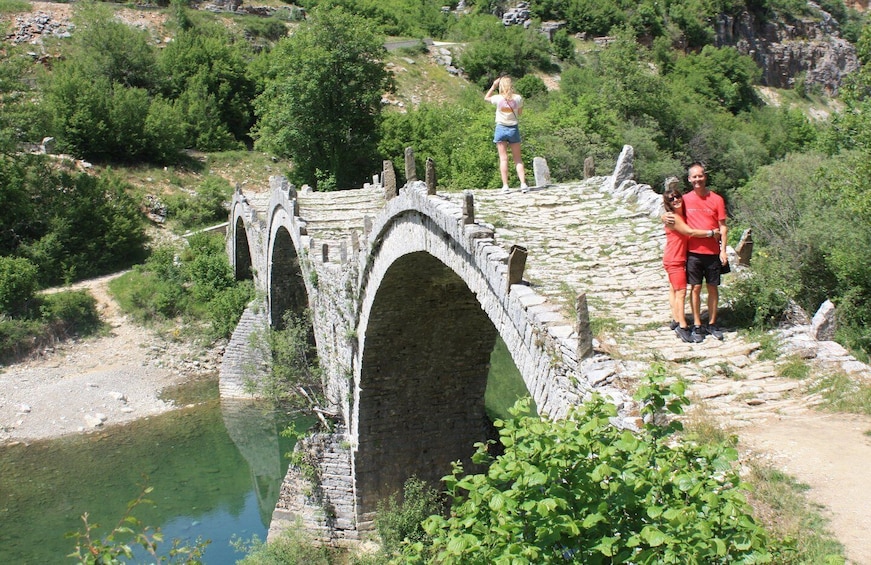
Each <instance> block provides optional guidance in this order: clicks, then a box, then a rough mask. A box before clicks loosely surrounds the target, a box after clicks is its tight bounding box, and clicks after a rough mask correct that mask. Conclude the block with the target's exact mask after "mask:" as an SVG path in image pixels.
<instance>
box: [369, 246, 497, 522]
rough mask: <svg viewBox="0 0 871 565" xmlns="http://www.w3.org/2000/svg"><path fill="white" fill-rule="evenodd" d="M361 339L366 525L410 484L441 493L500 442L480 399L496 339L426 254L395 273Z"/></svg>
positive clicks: (406, 259) (384, 283)
mask: <svg viewBox="0 0 871 565" xmlns="http://www.w3.org/2000/svg"><path fill="white" fill-rule="evenodd" d="M364 331H365V349H364V350H363V351H362V355H361V362H360V385H359V387H358V390H359V392H358V394H357V399H356V403H355V404H356V414H357V418H356V426H355V435H356V437H357V438H358V444H357V448H356V450H355V454H354V459H355V461H356V465H355V470H356V473H355V474H356V485H357V499H358V505H359V514H360V516H361V519H362V520H363V521H368V520H369V519H370V517H371V515H372V513H373V512H374V511H375V509H376V506H377V503H378V502H379V501H381V500H384V499H386V498H387V497H388V496H390V495H392V494H393V493H395V492H397V491H400V490H401V489H402V485H403V483H404V482H405V480H406V479H407V478H408V477H410V476H417V477H418V478H420V479H423V480H426V481H428V482H430V483H431V484H438V481H439V479H440V478H441V477H442V476H444V475H445V474H447V473H448V472H449V471H450V469H451V462H452V461H457V460H459V461H463V462H464V464H465V466H466V468H467V469H468V468H469V467H470V456H471V455H472V453H473V452H474V448H473V445H474V443H475V442H478V441H484V440H486V439H489V438H493V437H494V432H493V429H492V426H491V424H490V422H489V420H488V418H487V414H486V412H485V410H484V391H485V389H486V385H487V374H488V371H489V363H490V354H491V352H492V351H493V346H494V343H495V340H496V334H497V331H496V328H495V327H494V326H493V324H492V322H491V321H490V319H489V318H488V317H487V316H486V314H485V313H484V311H483V310H482V309H481V306H480V304H479V303H478V301H477V298H476V296H475V294H474V293H473V292H472V291H471V290H470V289H469V287H468V286H467V285H466V283H465V281H463V280H462V278H460V277H459V276H458V275H457V274H456V273H454V272H453V271H452V270H451V269H450V268H448V267H447V266H446V265H445V264H444V263H442V262H441V261H439V260H438V259H436V258H435V257H434V256H432V255H430V254H428V253H426V252H423V251H420V252H416V253H410V254H407V255H404V256H402V257H400V258H398V259H397V260H396V261H395V262H394V263H393V264H392V265H391V266H390V267H389V269H388V270H387V272H386V273H385V275H384V277H383V278H382V279H381V280H380V281H379V285H378V292H377V295H376V296H375V297H374V300H373V302H372V306H371V308H370V309H369V311H368V313H367V325H366V328H365V329H364Z"/></svg>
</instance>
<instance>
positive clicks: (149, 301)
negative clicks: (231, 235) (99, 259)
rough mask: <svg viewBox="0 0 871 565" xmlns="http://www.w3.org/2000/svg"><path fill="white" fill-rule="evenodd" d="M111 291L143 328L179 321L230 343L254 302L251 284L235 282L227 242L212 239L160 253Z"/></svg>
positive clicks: (162, 249)
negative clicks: (226, 248) (246, 311)
mask: <svg viewBox="0 0 871 565" xmlns="http://www.w3.org/2000/svg"><path fill="white" fill-rule="evenodd" d="M109 290H110V291H111V292H112V295H113V296H114V297H115V299H116V300H117V301H118V304H119V305H120V306H121V309H122V310H124V311H125V312H127V313H129V314H130V315H131V316H132V317H133V318H134V319H135V320H137V321H138V322H140V323H151V324H153V323H157V324H161V323H164V322H166V321H167V320H172V319H175V318H181V319H183V320H185V321H188V322H193V323H194V325H195V326H197V327H198V328H199V331H200V333H201V334H202V335H204V336H205V337H207V338H209V339H215V338H221V337H229V336H230V335H231V334H232V332H233V330H234V329H235V327H236V324H237V323H238V321H239V317H240V316H241V315H242V312H243V311H244V309H245V306H246V305H247V304H248V303H249V302H250V301H251V300H252V298H253V297H254V287H253V283H252V282H251V281H242V282H236V281H235V279H234V276H233V272H232V269H231V268H230V264H229V262H228V260H227V254H226V251H225V249H224V238H223V237H221V236H219V235H216V234H208V233H199V234H195V235H193V236H191V237H190V238H189V241H188V246H187V247H186V248H184V249H180V250H179V249H176V248H175V247H172V246H169V245H164V246H159V247H157V248H156V249H155V250H154V252H153V253H152V254H151V256H150V257H149V258H148V260H147V261H146V262H145V263H144V264H143V265H137V266H136V267H135V268H134V269H133V270H132V271H131V272H129V273H126V274H124V275H122V276H120V277H118V278H116V279H114V280H112V281H111V282H110V283H109Z"/></svg>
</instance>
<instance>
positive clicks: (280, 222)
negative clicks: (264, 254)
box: [267, 208, 309, 330]
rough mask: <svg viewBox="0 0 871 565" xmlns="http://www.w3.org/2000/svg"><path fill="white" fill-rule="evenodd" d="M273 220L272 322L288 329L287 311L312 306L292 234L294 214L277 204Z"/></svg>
mask: <svg viewBox="0 0 871 565" xmlns="http://www.w3.org/2000/svg"><path fill="white" fill-rule="evenodd" d="M271 219H272V221H271V222H270V236H269V255H268V257H269V275H268V276H269V281H268V285H269V286H268V288H269V291H268V295H267V296H268V306H269V323H270V325H271V326H272V327H273V328H275V329H279V330H280V329H284V326H285V318H284V316H285V315H286V314H287V313H291V314H293V315H296V316H298V315H301V314H302V313H303V312H304V311H305V310H306V309H307V308H308V303H309V301H308V291H307V290H306V285H305V279H304V274H303V269H302V266H301V265H300V256H299V253H298V252H297V248H296V244H295V242H294V240H293V237H292V236H291V234H290V231H289V226H291V225H292V224H291V222H290V218H289V216H288V214H287V212H286V211H285V210H284V209H283V208H276V209H275V210H274V212H273V215H272V218H271Z"/></svg>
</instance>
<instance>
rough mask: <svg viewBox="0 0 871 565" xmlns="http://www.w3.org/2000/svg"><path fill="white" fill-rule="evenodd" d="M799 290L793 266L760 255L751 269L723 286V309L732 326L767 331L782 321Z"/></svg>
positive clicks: (754, 259) (755, 256)
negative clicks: (791, 300)
mask: <svg viewBox="0 0 871 565" xmlns="http://www.w3.org/2000/svg"><path fill="white" fill-rule="evenodd" d="M798 288H799V284H798V281H797V280H796V276H795V271H794V269H793V268H792V265H791V264H789V263H786V262H784V261H783V260H782V259H781V258H773V257H770V256H767V255H765V254H764V252H759V253H756V254H755V255H754V258H753V270H752V271H751V272H749V273H746V274H741V275H736V279H735V281H734V282H733V283H732V284H731V285H729V286H726V287H723V294H724V297H723V303H724V305H725V307H724V308H723V310H724V312H723V314H725V316H728V318H729V322H730V323H732V324H736V325H740V326H744V327H752V328H755V329H768V328H772V327H774V326H776V325H777V324H778V323H779V322H780V321H781V319H782V317H783V313H784V312H785V311H786V308H787V306H788V305H789V302H790V299H791V298H792V297H793V296H795V295H796V293H797V290H798Z"/></svg>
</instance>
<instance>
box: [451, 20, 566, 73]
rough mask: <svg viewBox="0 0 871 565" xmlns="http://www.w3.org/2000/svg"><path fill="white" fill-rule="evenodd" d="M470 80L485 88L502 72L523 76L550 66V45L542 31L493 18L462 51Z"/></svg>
mask: <svg viewBox="0 0 871 565" xmlns="http://www.w3.org/2000/svg"><path fill="white" fill-rule="evenodd" d="M459 62H460V65H462V67H463V69H464V70H465V71H466V73H467V74H468V76H469V80H470V81H472V82H473V83H475V84H477V85H478V86H479V87H480V88H482V89H486V88H487V87H489V86H490V85H491V84H492V83H493V80H494V79H495V78H496V77H498V76H499V75H500V74H508V75H511V76H512V77H522V76H523V75H525V74H527V73H529V72H531V71H532V70H533V69H541V70H550V68H551V62H550V49H549V45H548V43H547V40H546V39H545V38H544V36H543V35H541V34H540V33H538V32H537V31H533V30H525V29H523V28H522V27H520V26H510V27H507V28H506V27H505V26H503V25H502V23H501V22H499V21H498V20H496V19H495V18H494V20H493V23H492V25H491V27H490V28H489V29H488V30H487V32H486V33H485V34H484V35H483V36H482V37H481V38H480V39H479V40H478V41H476V42H474V43H472V44H471V45H469V46H468V47H467V48H466V49H465V50H464V51H463V53H462V54H461V55H460V61H459Z"/></svg>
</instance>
